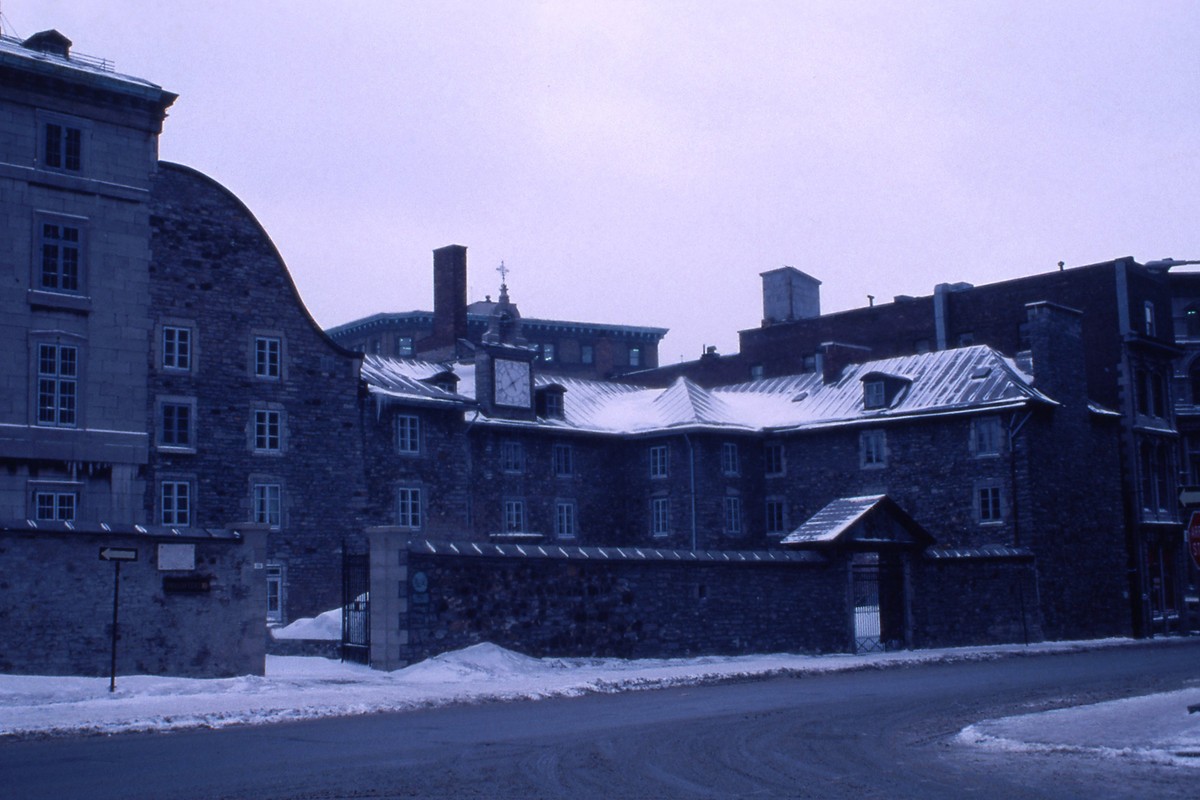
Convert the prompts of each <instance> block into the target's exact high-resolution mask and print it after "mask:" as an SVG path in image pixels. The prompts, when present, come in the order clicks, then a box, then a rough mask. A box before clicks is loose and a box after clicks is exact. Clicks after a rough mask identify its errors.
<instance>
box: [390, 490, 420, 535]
mask: <svg viewBox="0 0 1200 800" xmlns="http://www.w3.org/2000/svg"><path fill="white" fill-rule="evenodd" d="M396 500H397V502H396V524H397V525H399V526H400V527H401V528H419V527H421V490H420V489H418V488H414V487H411V486H402V487H400V488H399V489H397V490H396Z"/></svg>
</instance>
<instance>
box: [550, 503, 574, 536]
mask: <svg viewBox="0 0 1200 800" xmlns="http://www.w3.org/2000/svg"><path fill="white" fill-rule="evenodd" d="M554 535H555V536H557V537H558V538H559V539H574V538H575V504H574V503H573V502H571V501H569V500H559V501H558V502H557V503H555V504H554Z"/></svg>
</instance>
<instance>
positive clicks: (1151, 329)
mask: <svg viewBox="0 0 1200 800" xmlns="http://www.w3.org/2000/svg"><path fill="white" fill-rule="evenodd" d="M1142 313H1143V316H1144V318H1145V324H1146V335H1147V336H1157V335H1158V326H1156V325H1155V324H1154V303H1151V302H1150V301H1149V300H1147V301H1146V303H1145V304H1144V305H1143V306H1142Z"/></svg>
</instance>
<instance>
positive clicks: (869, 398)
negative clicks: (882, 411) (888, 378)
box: [863, 381, 887, 408]
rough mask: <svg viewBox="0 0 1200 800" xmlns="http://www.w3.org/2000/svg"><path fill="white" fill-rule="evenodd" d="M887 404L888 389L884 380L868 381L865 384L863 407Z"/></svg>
mask: <svg viewBox="0 0 1200 800" xmlns="http://www.w3.org/2000/svg"><path fill="white" fill-rule="evenodd" d="M886 405H887V391H886V387H885V386H884V383H883V381H867V382H866V383H864V384H863V407H864V408H883V407H884V406H886Z"/></svg>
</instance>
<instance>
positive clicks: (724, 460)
mask: <svg viewBox="0 0 1200 800" xmlns="http://www.w3.org/2000/svg"><path fill="white" fill-rule="evenodd" d="M740 471H741V462H740V460H739V459H738V446H737V445H736V444H734V443H733V442H725V443H724V444H722V445H721V472H722V473H724V474H725V475H737V474H738V473H739V472H740Z"/></svg>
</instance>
